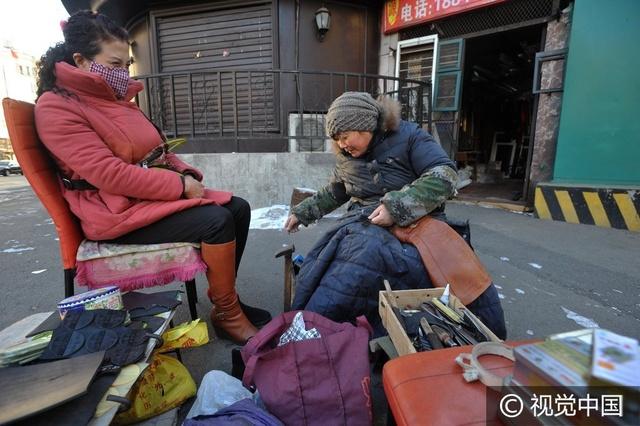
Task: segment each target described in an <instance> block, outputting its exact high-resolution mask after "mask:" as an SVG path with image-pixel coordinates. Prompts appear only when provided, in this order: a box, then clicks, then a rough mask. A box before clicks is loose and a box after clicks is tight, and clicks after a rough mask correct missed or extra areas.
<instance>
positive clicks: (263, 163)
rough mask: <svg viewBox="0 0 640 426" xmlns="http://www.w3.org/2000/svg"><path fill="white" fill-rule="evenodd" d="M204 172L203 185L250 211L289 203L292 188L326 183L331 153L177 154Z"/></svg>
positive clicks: (312, 186)
mask: <svg viewBox="0 0 640 426" xmlns="http://www.w3.org/2000/svg"><path fill="white" fill-rule="evenodd" d="M180 158H182V159H183V160H184V161H186V162H187V163H189V164H191V165H193V166H195V167H197V168H198V169H200V170H201V171H202V172H203V173H204V176H205V178H204V183H205V184H206V185H207V186H208V187H210V188H214V189H225V190H229V191H233V193H234V194H235V195H238V196H240V197H242V198H245V199H246V200H247V201H249V203H250V204H251V208H253V209H256V208H259V207H267V206H271V205H274V204H289V201H290V199H291V191H292V190H293V188H294V187H304V188H312V189H319V188H320V187H322V186H324V185H326V184H327V182H328V180H329V176H330V175H331V171H332V170H333V166H334V165H335V156H334V154H332V153H284V152H283V153H280V152H274V153H231V154H180Z"/></svg>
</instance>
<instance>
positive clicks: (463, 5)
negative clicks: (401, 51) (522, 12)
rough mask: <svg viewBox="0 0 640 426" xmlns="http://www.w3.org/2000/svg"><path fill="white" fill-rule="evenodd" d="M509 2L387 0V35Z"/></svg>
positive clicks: (481, 0) (385, 30)
mask: <svg viewBox="0 0 640 426" xmlns="http://www.w3.org/2000/svg"><path fill="white" fill-rule="evenodd" d="M505 1H507V0H387V1H386V2H385V4H384V21H383V30H384V33H385V34H389V33H392V32H395V31H398V30H400V29H402V28H407V27H412V26H414V25H419V24H423V23H425V22H429V21H435V20H436V19H440V18H444V17H445V16H450V15H455V14H458V13H462V12H467V11H469V10H472V9H477V8H479V7H484V6H488V5H492V4H496V3H503V2H505Z"/></svg>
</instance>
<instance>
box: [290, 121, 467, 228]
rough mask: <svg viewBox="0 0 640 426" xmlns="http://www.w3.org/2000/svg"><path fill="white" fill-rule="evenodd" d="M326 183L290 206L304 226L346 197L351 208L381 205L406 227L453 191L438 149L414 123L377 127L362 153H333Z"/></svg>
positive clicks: (451, 173) (449, 168) (449, 165)
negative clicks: (334, 158) (309, 195)
mask: <svg viewBox="0 0 640 426" xmlns="http://www.w3.org/2000/svg"><path fill="white" fill-rule="evenodd" d="M336 157H337V158H336V167H335V169H334V171H333V176H332V178H331V180H330V182H329V184H328V185H327V186H325V187H324V188H322V189H321V190H320V191H318V193H317V194H316V195H314V196H313V197H311V198H308V199H306V200H305V201H303V202H302V203H300V204H298V205H297V206H296V207H295V208H293V210H292V213H293V214H295V215H296V217H297V218H298V219H299V220H300V222H301V223H303V224H304V225H307V224H309V223H311V222H313V221H315V220H317V219H320V218H321V217H322V216H324V215H325V214H327V213H329V212H331V211H333V210H334V209H336V208H338V207H339V206H341V205H342V204H344V203H346V202H347V201H349V200H351V205H350V207H349V208H350V209H354V208H360V207H368V206H374V207H377V206H378V205H379V204H380V202H382V203H384V204H385V206H386V207H387V209H388V210H389V213H390V214H391V216H392V217H393V219H394V223H396V224H398V225H400V226H407V225H409V224H411V223H413V222H415V221H416V220H418V219H420V218H421V217H423V216H425V215H427V214H430V213H431V212H435V213H438V212H440V211H441V210H442V206H443V204H444V202H445V200H446V199H447V198H449V197H450V196H451V195H453V193H454V191H455V184H456V181H457V174H456V171H455V165H454V163H453V161H451V159H450V158H449V157H448V156H447V154H446V153H445V152H444V150H443V149H442V147H440V145H439V144H438V143H437V142H436V141H435V140H434V139H433V137H431V135H430V134H429V133H427V132H426V131H424V130H423V129H422V128H420V126H418V125H417V124H415V123H409V122H406V121H399V122H398V123H397V125H396V127H394V129H392V130H382V129H381V130H378V131H376V132H375V133H374V134H373V139H372V141H371V143H370V145H369V149H368V151H367V152H366V153H365V154H364V155H363V156H362V157H358V158H355V157H351V156H350V155H349V154H348V153H346V152H339V153H337V154H336Z"/></svg>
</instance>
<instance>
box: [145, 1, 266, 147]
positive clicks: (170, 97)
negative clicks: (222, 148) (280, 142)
mask: <svg viewBox="0 0 640 426" xmlns="http://www.w3.org/2000/svg"><path fill="white" fill-rule="evenodd" d="M271 14H272V5H271V2H265V3H263V4H258V5H252V6H246V7H235V8H230V9H216V10H208V11H201V12H194V13H187V14H180V15H174V16H158V17H157V18H156V20H155V22H156V39H157V43H158V65H159V71H160V72H161V73H172V74H174V76H173V77H172V78H168V77H167V78H159V79H157V80H156V81H155V83H156V84H157V85H158V86H159V87H160V89H161V90H159V91H156V93H158V96H159V98H158V99H154V101H155V102H156V103H157V104H158V103H159V104H160V105H161V108H160V111H161V113H160V114H161V117H154V118H155V119H158V118H159V119H160V120H159V121H160V122H161V123H162V127H163V128H164V130H165V131H167V133H169V134H172V135H175V134H186V133H193V134H216V135H220V136H224V135H229V136H231V135H233V134H234V133H236V132H239V131H240V130H239V129H242V131H248V127H249V126H251V127H252V128H253V130H254V131H269V130H270V129H273V128H275V125H276V109H275V106H274V102H275V100H274V79H273V74H272V73H270V72H260V71H258V70H269V69H272V68H273V31H274V30H273V25H272V16H271ZM233 69H243V70H247V69H250V70H256V71H255V72H251V73H248V72H232V71H230V70H233ZM190 99H191V100H192V103H190V102H189V101H190ZM156 110H157V109H156Z"/></svg>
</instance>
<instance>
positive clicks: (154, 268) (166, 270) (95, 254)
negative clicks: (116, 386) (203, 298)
mask: <svg viewBox="0 0 640 426" xmlns="http://www.w3.org/2000/svg"><path fill="white" fill-rule="evenodd" d="M198 248H199V245H198V244H191V243H166V244H145V245H138V244H109V243H99V242H96V241H89V240H84V241H83V242H82V244H80V247H79V248H78V255H77V257H76V261H77V262H76V284H78V285H82V286H87V287H89V288H90V289H94V288H100V287H106V286H110V285H115V286H118V287H119V288H120V290H122V291H130V290H136V289H140V288H143V287H153V286H158V285H165V284H169V283H171V282H173V281H188V280H191V279H193V278H195V276H196V275H197V274H198V273H199V272H204V271H206V270H207V265H206V264H205V263H204V262H203V261H202V258H201V257H200V250H198Z"/></svg>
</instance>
